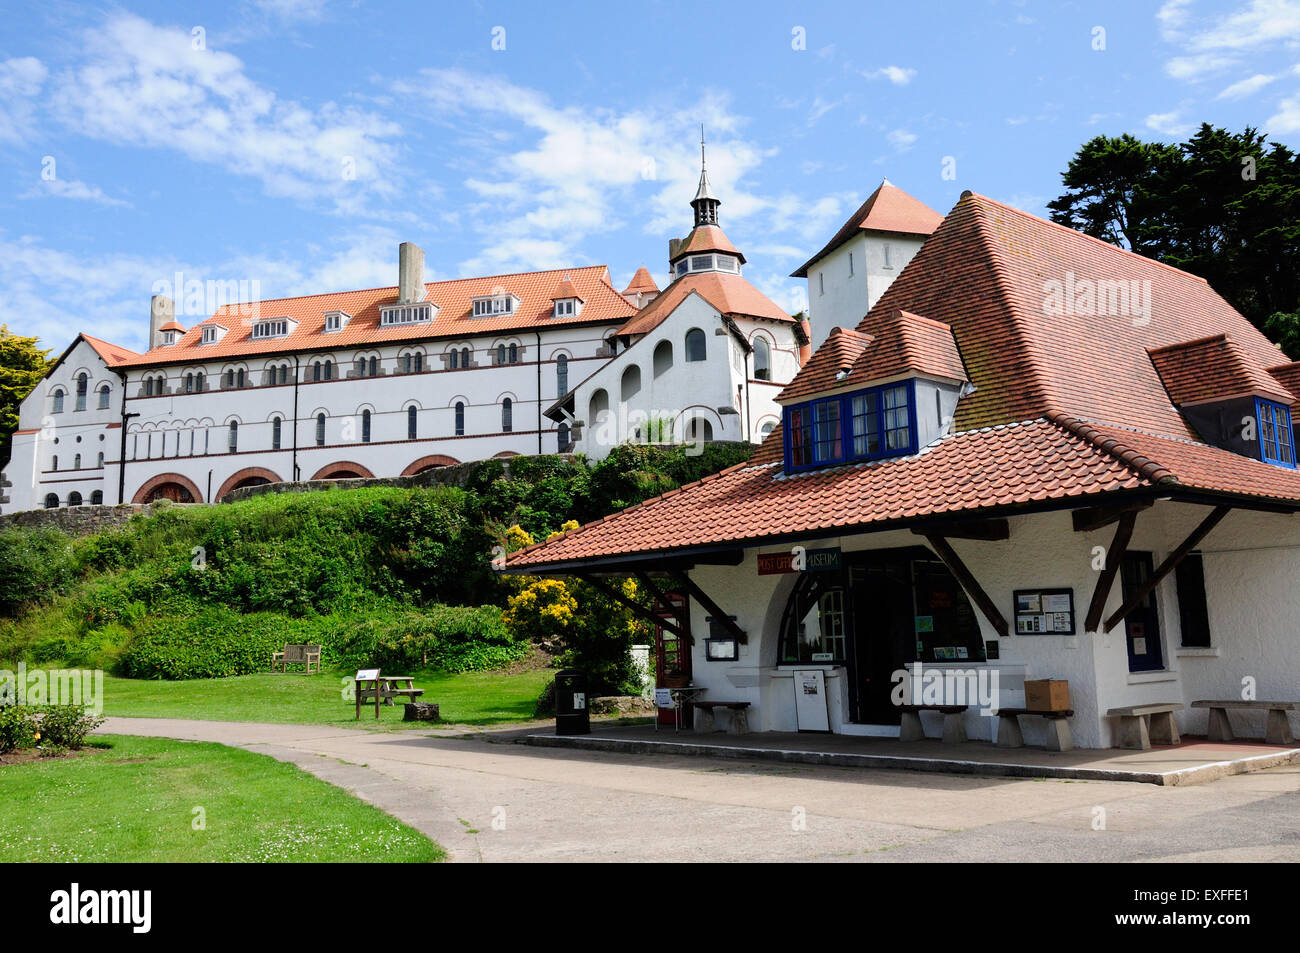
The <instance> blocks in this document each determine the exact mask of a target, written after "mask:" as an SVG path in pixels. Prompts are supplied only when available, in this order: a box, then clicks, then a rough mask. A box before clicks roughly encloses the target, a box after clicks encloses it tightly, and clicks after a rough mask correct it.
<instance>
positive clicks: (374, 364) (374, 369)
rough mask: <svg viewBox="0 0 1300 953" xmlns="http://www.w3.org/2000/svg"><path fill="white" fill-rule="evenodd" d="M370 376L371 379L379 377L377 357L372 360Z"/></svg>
mask: <svg viewBox="0 0 1300 953" xmlns="http://www.w3.org/2000/svg"><path fill="white" fill-rule="evenodd" d="M370 376H371V377H378V376H379V358H377V357H371V358H370Z"/></svg>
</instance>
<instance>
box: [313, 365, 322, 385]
mask: <svg viewBox="0 0 1300 953" xmlns="http://www.w3.org/2000/svg"><path fill="white" fill-rule="evenodd" d="M320 373H321V371H320V361H313V362H312V365H311V379H312V380H314V381H318V380H320V379H321V377H320Z"/></svg>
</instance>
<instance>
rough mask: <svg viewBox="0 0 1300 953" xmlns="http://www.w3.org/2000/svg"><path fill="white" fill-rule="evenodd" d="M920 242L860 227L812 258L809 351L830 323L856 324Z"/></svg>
mask: <svg viewBox="0 0 1300 953" xmlns="http://www.w3.org/2000/svg"><path fill="white" fill-rule="evenodd" d="M921 244H922V239H919V238H908V237H906V236H903V235H883V234H879V233H876V232H859V233H858V234H857V235H855V236H854V237H853V238H851V239H849V240H848V241H847V242H845V243H844V244H843V245H841V246H840V247H839V248H837V249H835V250H834V251H832V252H830V253H829V254H828V255H826V257H824V258H821V259H819V260H817V261H815V262H813V264H812V265H810V266H809V268H808V310H809V321H810V323H811V324H812V346H813V350H814V351H816V349H817V348H818V347H820V346H821V344H822V342H823V341H825V340H826V338H827V336H828V335H829V334H830V333H831V329H832V328H835V327H843V328H848V329H849V330H852V329H854V328H856V327H857V326H858V323H859V322H860V321H861V320H862V319H863V318H864V317H865V316H866V314H867V312H868V311H870V310H871V307H872V306H873V305H874V304H875V303H876V302H877V301H879V300H880V296H881V295H883V294H884V293H885V289H886V288H888V287H889V286H890V284H892V283H893V280H894V279H895V278H897V277H898V275H899V273H900V272H902V270H903V267H904V266H905V265H906V264H907V263H908V262H909V261H911V260H912V257H913V256H914V255H915V254H916V253H917V252H918V251H920V249H921ZM886 249H888V253H886ZM850 256H851V257H852V259H853V265H852V273H850V267H849V258H850ZM823 289H824V290H823Z"/></svg>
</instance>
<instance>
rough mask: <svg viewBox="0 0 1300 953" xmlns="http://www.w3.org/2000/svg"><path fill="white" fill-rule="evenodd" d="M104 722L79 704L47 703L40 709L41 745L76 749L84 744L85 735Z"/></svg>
mask: <svg viewBox="0 0 1300 953" xmlns="http://www.w3.org/2000/svg"><path fill="white" fill-rule="evenodd" d="M103 723H104V719H103V718H100V717H98V716H96V715H92V714H90V713H88V712H87V711H86V709H84V708H82V707H81V706H79V705H47V706H45V707H44V708H42V709H41V721H40V726H41V727H40V732H41V746H42V747H46V746H50V747H53V748H67V749H71V750H73V751H76V750H78V749H80V748H82V747H84V746H85V744H86V736H87V735H88V734H90V733H91V732H92V731H94V730H95V729H96V728H98V727H99V726H100V725H102V724H103Z"/></svg>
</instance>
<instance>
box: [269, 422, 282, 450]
mask: <svg viewBox="0 0 1300 953" xmlns="http://www.w3.org/2000/svg"><path fill="white" fill-rule="evenodd" d="M280 427H281V424H280V418H279V417H272V418H271V449H272V450H279V449H280Z"/></svg>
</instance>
